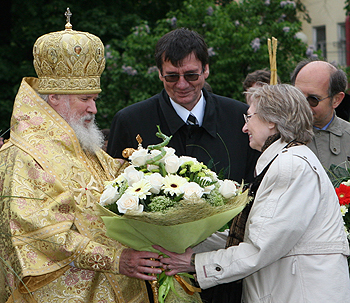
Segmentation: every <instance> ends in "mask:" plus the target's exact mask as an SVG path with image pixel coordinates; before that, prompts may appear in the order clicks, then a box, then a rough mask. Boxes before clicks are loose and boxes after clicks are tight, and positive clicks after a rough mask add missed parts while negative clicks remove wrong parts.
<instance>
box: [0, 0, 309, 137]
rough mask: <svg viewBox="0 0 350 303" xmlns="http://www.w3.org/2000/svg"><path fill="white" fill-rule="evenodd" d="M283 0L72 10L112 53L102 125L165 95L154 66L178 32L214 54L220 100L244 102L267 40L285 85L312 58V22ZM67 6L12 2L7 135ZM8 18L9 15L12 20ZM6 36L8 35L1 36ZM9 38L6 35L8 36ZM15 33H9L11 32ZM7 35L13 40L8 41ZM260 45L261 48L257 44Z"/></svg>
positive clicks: (5, 86) (3, 116)
mask: <svg viewBox="0 0 350 303" xmlns="http://www.w3.org/2000/svg"><path fill="white" fill-rule="evenodd" d="M281 2H286V1H280V0H270V1H269V0H243V1H240V2H239V3H237V2H235V1H214V0H189V1H182V0H178V1H156V0H149V1H108V0H100V1H98V2H96V1H84V2H83V3H82V2H74V3H72V4H71V5H70V9H71V12H72V13H73V16H72V20H71V23H72V24H73V29H76V30H81V31H88V32H91V33H93V34H95V35H97V36H99V37H100V38H101V40H102V41H103V42H104V44H105V46H106V61H107V64H106V70H105V71H104V73H103V74H102V78H101V84H102V90H103V91H102V93H101V95H100V97H101V98H100V99H99V101H98V105H97V106H98V110H99V112H98V114H97V121H98V123H99V126H100V127H101V128H109V127H110V124H111V121H112V118H113V116H114V114H115V113H116V112H117V111H118V110H120V109H122V108H124V107H125V106H127V105H130V104H132V103H135V102H138V101H141V100H144V99H146V98H148V97H151V96H152V95H154V94H156V93H158V92H159V91H160V90H161V89H162V88H163V85H162V82H161V81H160V80H159V77H158V71H157V69H156V67H155V60H154V48H155V45H156V43H157V41H158V39H159V38H160V37H161V36H163V35H164V34H165V33H167V32H169V31H170V30H172V29H175V28H178V27H187V28H190V29H192V30H195V31H197V32H199V33H200V34H202V35H203V36H204V38H205V40H206V42H207V44H208V47H209V50H210V76H209V78H208V82H209V83H210V85H211V86H212V88H213V90H214V92H215V93H217V94H220V95H223V96H228V97H232V98H235V99H238V100H242V101H243V100H244V98H243V97H242V92H243V88H242V82H243V80H244V78H245V76H246V75H247V74H248V73H249V72H252V71H254V70H256V69H262V68H269V57H268V50H267V39H268V38H272V37H275V38H277V39H278V50H277V69H278V75H279V76H280V78H281V80H282V81H283V82H289V75H290V73H291V72H292V70H293V68H294V67H295V65H296V63H297V62H299V61H300V60H302V59H304V58H305V57H306V48H307V46H306V45H305V44H303V43H302V42H301V41H300V40H299V39H297V38H295V34H296V33H297V32H298V31H300V30H301V22H300V21H299V18H304V19H306V20H309V16H308V15H307V13H306V10H305V7H304V6H303V4H302V3H301V0H297V1H295V3H296V6H294V5H293V4H292V3H290V2H288V3H289V4H287V5H285V6H282V5H281ZM66 6H67V4H66V3H63V2H62V1H58V0H51V1H44V0H37V1H35V2H34V3H33V2H26V1H24V2H23V1H20V0H13V1H12V2H11V16H12V18H11V20H12V26H11V33H10V38H8V39H9V43H4V44H3V45H0V51H1V53H2V57H1V58H0V79H1V87H2V95H1V97H0V106H1V108H2V111H1V113H0V130H1V129H2V130H3V131H4V130H6V129H7V128H8V126H9V123H10V114H11V111H12V104H13V100H14V98H15V94H16V92H17V89H18V86H19V84H20V82H21V79H22V77H24V76H35V71H34V68H33V64H32V60H33V58H32V47H33V44H34V42H35V40H36V39H37V38H38V37H39V36H41V35H43V34H45V33H48V32H52V31H58V30H62V29H63V28H64V24H65V17H64V12H65V10H66ZM6 16H7V14H6ZM0 34H1V30H0ZM2 34H3V35H4V33H2ZM6 34H8V33H6ZM5 36H6V35H5ZM256 38H259V39H260V48H259V49H255V50H254V49H253V48H252V45H251V43H252V41H253V40H254V39H256Z"/></svg>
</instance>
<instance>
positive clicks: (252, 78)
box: [243, 68, 281, 91]
mask: <svg viewBox="0 0 350 303" xmlns="http://www.w3.org/2000/svg"><path fill="white" fill-rule="evenodd" d="M270 79H271V72H270V71H269V70H267V69H266V68H264V69H258V70H256V71H254V72H252V73H249V74H248V75H247V77H246V78H245V80H244V81H243V89H244V90H245V91H247V90H248V89H249V88H250V87H252V86H253V85H254V84H255V83H257V82H262V83H267V84H270ZM277 83H278V84H279V83H281V80H280V78H279V77H277Z"/></svg>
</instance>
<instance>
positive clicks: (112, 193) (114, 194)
mask: <svg viewBox="0 0 350 303" xmlns="http://www.w3.org/2000/svg"><path fill="white" fill-rule="evenodd" d="M118 197H119V193H118V188H117V187H114V186H112V185H111V184H109V185H106V187H105V190H104V191H103V193H102V195H101V197H100V204H101V205H102V206H105V205H109V204H112V203H114V202H115V201H117V200H118Z"/></svg>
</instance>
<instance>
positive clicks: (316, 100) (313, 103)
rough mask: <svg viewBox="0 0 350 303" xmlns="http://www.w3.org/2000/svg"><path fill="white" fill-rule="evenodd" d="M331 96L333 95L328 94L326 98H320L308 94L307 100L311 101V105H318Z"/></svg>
mask: <svg viewBox="0 0 350 303" xmlns="http://www.w3.org/2000/svg"><path fill="white" fill-rule="evenodd" d="M329 97H331V96H327V97H325V98H322V99H318V98H317V97H316V96H308V97H306V100H307V101H308V102H309V104H310V106H311V107H316V106H317V105H318V103H320V102H321V101H322V100H325V99H327V98H329Z"/></svg>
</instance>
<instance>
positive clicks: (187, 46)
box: [155, 28, 209, 73]
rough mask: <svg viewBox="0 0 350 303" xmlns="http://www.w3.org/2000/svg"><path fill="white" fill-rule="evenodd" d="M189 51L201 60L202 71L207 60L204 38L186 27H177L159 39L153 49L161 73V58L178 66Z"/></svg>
mask: <svg viewBox="0 0 350 303" xmlns="http://www.w3.org/2000/svg"><path fill="white" fill-rule="evenodd" d="M191 53H194V55H195V56H196V58H197V59H198V60H199V61H201V62H202V68H203V71H204V68H205V66H206V65H207V64H208V62H209V55H208V47H207V44H206V43H205V41H204V39H203V38H202V36H201V35H199V34H198V33H197V32H195V31H192V30H189V29H187V28H178V29H175V30H173V31H171V32H169V33H167V34H165V35H164V36H163V37H162V38H160V39H159V41H158V43H157V45H156V49H155V59H156V64H157V67H158V68H159V70H160V71H161V73H162V72H163V70H162V64H163V60H164V62H165V61H170V62H171V64H172V65H174V66H176V67H179V66H181V65H182V62H183V60H184V59H185V58H186V57H187V56H188V55H189V54H191Z"/></svg>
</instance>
